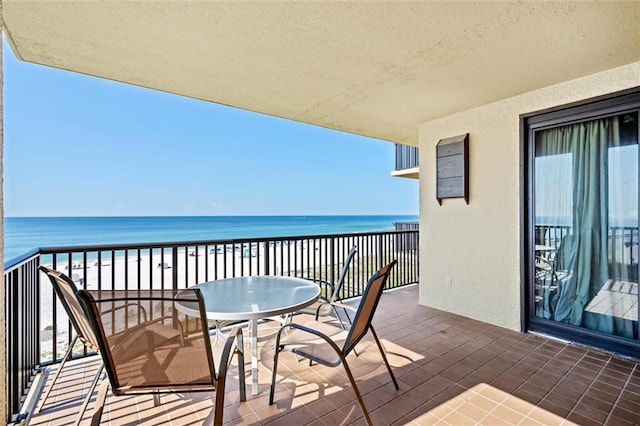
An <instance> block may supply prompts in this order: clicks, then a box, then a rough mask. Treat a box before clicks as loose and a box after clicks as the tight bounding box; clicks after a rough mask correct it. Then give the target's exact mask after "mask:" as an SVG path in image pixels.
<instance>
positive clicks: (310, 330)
mask: <svg viewBox="0 0 640 426" xmlns="http://www.w3.org/2000/svg"><path fill="white" fill-rule="evenodd" d="M285 328H295V329H297V330H300V331H304V332H305V333H309V334H313V335H314V336H316V337H319V338H321V339H322V340H324V341H325V342H327V343H328V344H329V346H331V348H332V349H333V350H334V351H336V352H337V353H342V351H341V350H340V348H339V347H338V345H336V342H334V341H333V340H331V338H330V337H329V336H327V335H326V334H324V333H321V332H320V331H318V330H314V329H313V328H309V327H306V326H304V325H301V324H296V323H288V324H285V325H283V326H282V327H281V328H280V330H278V335H277V337H276V349H277V348H278V347H279V346H281V345H280V336H281V335H282V331H283V330H284V329H285ZM287 344H288V345H295V342H290V343H287Z"/></svg>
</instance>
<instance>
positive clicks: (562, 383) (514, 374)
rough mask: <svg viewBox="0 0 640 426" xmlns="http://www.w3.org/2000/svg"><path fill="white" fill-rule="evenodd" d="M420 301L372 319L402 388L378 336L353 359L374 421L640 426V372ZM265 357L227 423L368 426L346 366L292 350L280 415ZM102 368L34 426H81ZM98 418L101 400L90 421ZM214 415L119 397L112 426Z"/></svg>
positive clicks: (109, 409)
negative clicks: (317, 361) (255, 388)
mask: <svg viewBox="0 0 640 426" xmlns="http://www.w3.org/2000/svg"><path fill="white" fill-rule="evenodd" d="M416 300H417V287H415V286H411V287H407V288H404V289H400V290H395V291H392V292H389V293H386V294H385V295H384V296H383V297H382V299H381V301H380V305H379V307H378V312H377V313H376V316H375V318H374V322H373V324H374V326H375V328H376V331H377V332H378V335H379V337H380V339H381V340H382V343H383V345H384V346H385V347H386V351H387V354H388V357H389V361H390V363H391V365H392V368H393V370H394V372H395V374H396V377H397V378H398V382H399V384H400V390H398V391H396V390H395V389H394V387H393V385H392V383H391V380H390V378H389V375H388V373H387V371H386V369H385V368H384V365H383V364H382V361H381V359H380V355H379V353H378V351H377V348H376V346H375V342H374V341H373V339H372V338H366V339H365V340H364V341H363V342H361V343H360V345H359V346H358V354H359V355H358V356H357V357H356V356H355V355H353V354H351V355H349V358H348V360H349V365H350V366H351V367H352V369H353V371H354V375H355V376H356V380H357V382H358V386H359V388H360V390H361V392H362V393H363V395H364V400H365V404H366V405H367V407H368V409H369V411H370V413H371V417H372V419H373V422H374V423H375V424H377V425H378V424H379V425H390V424H398V425H403V424H411V425H431V424H438V425H467V424H468V425H473V424H487V425H503V424H504V425H515V424H520V425H561V424H562V425H564V424H580V425H600V424H608V425H631V424H640V365H639V364H637V363H634V362H631V361H628V360H623V359H619V358H614V357H612V356H610V355H608V354H605V353H602V352H598V351H594V350H588V349H585V348H581V347H577V346H572V345H566V344H563V343H558V342H556V341H553V340H549V339H546V338H544V337H540V336H536V335H531V334H522V333H518V332H515V331H510V330H506V329H502V328H498V327H494V326H491V325H488V324H485V323H482V322H478V321H474V320H471V319H468V318H464V317H460V316H457V315H452V314H448V313H445V312H442V311H438V310H435V309H430V308H426V307H423V306H419V305H417V303H416ZM303 320H304V318H302V317H301V316H299V317H297V318H296V321H303ZM259 355H260V357H261V363H260V374H259V384H260V393H259V394H258V395H256V396H252V395H251V392H250V388H249V386H247V391H248V395H247V397H248V400H247V402H239V393H238V387H237V383H238V382H237V369H236V368H235V367H232V369H231V370H230V372H229V376H228V380H227V386H228V391H227V394H226V398H225V411H224V419H223V420H224V424H227V425H257V424H268V425H287V426H292V425H303V424H313V425H340V424H364V421H363V417H362V414H361V411H360V408H359V406H358V405H357V403H356V402H355V396H354V393H353V390H352V389H351V386H350V385H349V381H348V378H347V376H346V375H345V374H344V370H343V369H342V368H341V367H338V368H332V369H330V368H326V367H322V366H319V365H314V366H313V367H311V368H310V367H309V365H308V363H307V362H305V361H300V362H298V361H297V360H296V359H295V358H294V357H293V356H292V355H291V354H289V353H283V354H282V355H281V358H280V359H281V364H280V366H279V369H278V372H279V376H278V381H277V385H276V398H275V399H276V403H275V404H274V405H273V406H269V405H268V394H269V382H270V374H271V366H272V364H273V362H272V356H273V352H272V349H271V345H270V344H269V343H267V344H265V345H264V346H262V348H261V350H260V354H259ZM97 365H98V362H97V360H96V358H95V357H93V358H90V359H89V360H85V361H76V362H74V363H73V364H69V365H68V366H67V367H65V371H64V372H63V375H62V376H61V378H60V379H59V383H58V384H56V387H55V388H54V391H53V392H52V394H51V396H50V397H49V400H48V401H47V404H46V406H45V407H44V409H43V410H42V411H40V412H37V411H38V410H39V409H40V406H41V404H42V402H41V401H39V402H38V405H37V407H36V414H35V415H34V416H33V417H32V419H31V423H30V424H31V425H45V424H52V425H53V424H55V425H59V424H72V423H73V422H74V420H75V415H76V414H77V412H78V409H79V406H80V404H81V402H82V399H83V396H84V392H86V389H87V388H88V386H89V383H90V381H91V379H92V377H93V374H94V373H93V372H94V371H95V368H97ZM51 376H52V374H49V380H48V382H49V381H50V379H51ZM247 379H248V381H250V377H248V378H247ZM46 386H50V384H49V383H47V384H46V385H45V387H46ZM91 414H92V403H90V405H89V408H88V409H87V412H86V414H85V417H84V419H83V424H89V421H90V416H91ZM211 416H212V396H211V395H209V394H183V395H165V396H163V397H162V405H161V406H159V407H154V406H153V402H152V398H151V397H150V396H148V395H144V396H138V397H114V396H112V395H111V394H110V393H109V395H108V398H107V403H106V405H105V411H104V415H103V418H102V420H103V422H104V423H105V424H107V423H108V424H111V425H121V424H145V425H165V424H172V425H200V424H210V423H212V418H211Z"/></svg>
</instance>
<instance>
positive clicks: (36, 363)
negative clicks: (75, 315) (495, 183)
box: [5, 229, 419, 422]
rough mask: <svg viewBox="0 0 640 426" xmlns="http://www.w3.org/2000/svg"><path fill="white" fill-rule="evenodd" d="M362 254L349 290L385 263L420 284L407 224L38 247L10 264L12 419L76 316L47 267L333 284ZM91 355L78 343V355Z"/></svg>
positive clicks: (158, 281) (356, 291)
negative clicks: (42, 269) (59, 296)
mask: <svg viewBox="0 0 640 426" xmlns="http://www.w3.org/2000/svg"><path fill="white" fill-rule="evenodd" d="M354 245H355V246H357V247H358V253H357V255H356V257H355V258H354V260H353V262H352V267H351V268H350V269H349V273H348V275H347V277H346V279H345V284H344V286H343V288H342V294H341V297H343V298H347V299H348V298H354V297H358V296H359V295H360V294H362V289H363V287H364V285H365V284H366V282H367V278H368V277H369V276H370V275H371V274H373V272H374V271H375V270H377V269H378V267H379V266H381V265H383V264H386V263H388V262H390V261H391V260H392V259H396V260H398V265H397V267H396V268H395V269H394V271H393V275H392V276H391V277H390V279H389V281H388V283H387V286H388V288H397V287H401V286H404V285H408V284H413V283H417V282H418V273H419V271H418V249H417V248H418V231H417V230H415V229H414V230H400V231H383V232H369V233H353V234H334V235H312V236H296V237H278V238H254V239H242V240H240V239H238V240H235V239H232V240H216V241H187V242H175V243H145V244H118V245H110V246H82V247H81V246H75V247H54V248H41V249H36V250H34V251H33V252H31V253H26V254H25V255H23V256H19V257H18V258H16V259H12V260H9V261H8V262H7V264H6V265H5V291H6V295H7V297H6V305H5V309H6V312H7V317H6V318H7V340H6V347H7V364H8V365H7V382H8V386H7V395H8V398H7V401H6V403H7V407H8V408H7V412H8V413H10V415H11V417H10V418H8V419H7V421H8V422H12V421H16V419H19V418H20V417H21V415H20V413H19V412H20V411H22V412H23V414H24V412H30V413H33V410H31V409H30V408H29V407H27V406H26V405H28V404H25V402H24V399H25V396H26V395H27V393H28V391H29V390H30V389H36V387H37V386H35V385H34V380H35V379H36V378H37V377H40V376H39V374H38V373H39V372H40V371H41V370H42V369H43V368H47V367H48V366H49V365H52V364H55V363H56V362H58V361H60V360H61V357H62V355H63V353H64V351H65V349H66V347H67V345H68V343H69V342H70V341H71V338H72V328H71V323H70V322H69V320H68V318H67V317H66V313H65V311H64V309H63V308H62V306H61V305H60V304H59V303H58V302H57V300H56V297H55V295H54V293H53V290H52V288H51V285H50V284H49V282H48V280H47V279H46V278H45V277H44V276H43V275H41V274H40V273H39V272H38V269H37V268H38V266H39V265H40V264H45V265H48V266H50V267H52V268H53V269H57V270H60V271H63V272H65V273H66V274H67V275H68V276H69V277H70V278H71V279H72V280H73V281H74V282H75V283H76V285H77V286H78V287H79V288H88V289H122V288H125V289H138V288H141V289H148V288H152V289H172V288H173V289H181V288H186V287H189V286H191V285H195V284H197V283H202V282H206V281H211V280H215V279H222V278H231V277H238V276H250V275H285V276H293V277H305V278H313V279H323V280H327V281H330V282H335V280H336V279H337V276H338V274H339V272H340V269H341V268H342V262H343V261H344V259H345V258H346V256H347V252H348V251H349V249H350V248H351V247H352V246H354ZM74 355H75V356H76V357H77V358H82V357H85V356H87V355H88V354H87V353H86V352H84V350H83V348H82V347H80V348H77V353H75V354H74Z"/></svg>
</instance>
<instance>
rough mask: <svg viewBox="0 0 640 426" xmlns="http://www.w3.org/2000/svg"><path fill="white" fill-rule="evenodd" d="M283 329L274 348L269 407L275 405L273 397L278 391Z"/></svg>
mask: <svg viewBox="0 0 640 426" xmlns="http://www.w3.org/2000/svg"><path fill="white" fill-rule="evenodd" d="M281 332H282V329H280V331H279V332H278V335H277V336H276V344H275V345H274V347H273V350H274V353H273V372H272V373H271V388H270V389H269V405H273V395H274V394H275V390H276V373H277V371H278V355H279V354H280V333H281Z"/></svg>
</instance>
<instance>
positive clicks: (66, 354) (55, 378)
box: [40, 335, 78, 411]
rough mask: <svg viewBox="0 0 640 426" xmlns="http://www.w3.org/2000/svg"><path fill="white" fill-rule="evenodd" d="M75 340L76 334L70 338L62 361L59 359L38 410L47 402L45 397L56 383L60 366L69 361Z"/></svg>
mask: <svg viewBox="0 0 640 426" xmlns="http://www.w3.org/2000/svg"><path fill="white" fill-rule="evenodd" d="M77 340H78V336H77V335H76V336H74V338H73V340H71V343H69V347H68V348H67V351H66V352H65V353H64V356H63V357H62V361H60V365H59V366H58V370H57V371H56V374H55V375H54V376H53V381H52V382H51V387H50V388H49V389H48V390H47V393H46V394H45V395H44V398H42V405H41V406H40V411H42V409H43V408H44V406H45V404H46V403H47V398H49V394H50V393H51V391H52V390H53V387H54V385H55V384H56V381H57V380H58V376H59V375H60V373H61V372H62V367H64V365H65V364H66V363H67V361H69V359H71V354H72V353H73V346H74V345H75V344H76V341H77Z"/></svg>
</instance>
